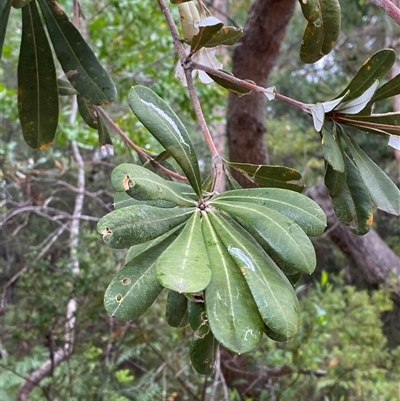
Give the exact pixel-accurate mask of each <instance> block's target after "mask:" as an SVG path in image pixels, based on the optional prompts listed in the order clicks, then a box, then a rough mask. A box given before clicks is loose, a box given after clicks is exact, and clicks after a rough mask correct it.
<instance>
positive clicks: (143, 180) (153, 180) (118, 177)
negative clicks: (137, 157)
mask: <svg viewBox="0 0 400 401" xmlns="http://www.w3.org/2000/svg"><path fill="white" fill-rule="evenodd" d="M111 183H112V185H113V187H114V188H115V190H116V191H120V192H121V191H127V193H128V194H129V195H130V196H132V197H133V198H136V199H139V200H155V199H162V200H166V201H169V202H173V203H175V204H177V205H180V206H195V205H196V201H195V200H194V199H193V197H196V194H194V193H193V188H192V187H191V186H189V185H187V184H183V183H180V182H173V181H167V180H164V179H163V178H161V177H159V176H158V175H157V174H154V173H153V172H151V171H150V170H148V169H146V168H144V167H141V166H137V165H135V164H128V163H123V164H120V165H119V166H117V167H116V168H115V169H114V170H113V172H112V174H111Z"/></svg>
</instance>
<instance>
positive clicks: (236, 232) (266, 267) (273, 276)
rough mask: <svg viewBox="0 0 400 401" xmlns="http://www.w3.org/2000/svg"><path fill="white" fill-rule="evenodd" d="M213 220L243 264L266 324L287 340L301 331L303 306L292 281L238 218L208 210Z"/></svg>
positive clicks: (233, 255)
mask: <svg viewBox="0 0 400 401" xmlns="http://www.w3.org/2000/svg"><path fill="white" fill-rule="evenodd" d="M208 215H209V217H210V221H211V224H212V225H213V227H214V229H215V231H216V232H217V234H218V236H219V237H220V238H221V240H222V242H223V243H224V244H225V247H226V248H227V250H228V253H229V255H230V256H231V257H232V258H233V259H234V260H235V262H236V264H237V265H238V268H240V271H241V273H242V274H243V276H244V278H245V280H246V282H247V284H248V286H249V288H250V291H251V293H252V295H253V298H254V300H255V302H256V304H257V308H258V310H259V312H260V315H261V317H262V319H263V321H264V323H265V324H267V325H268V326H269V327H270V328H271V329H272V330H273V331H274V332H275V333H277V334H279V335H281V336H284V337H285V338H286V339H287V340H289V339H290V338H293V337H294V336H295V334H296V333H297V330H298V328H299V321H300V306H299V302H298V300H297V297H296V294H295V292H294V290H293V287H292V284H291V283H290V282H289V280H288V279H287V278H286V276H285V275H284V274H283V273H282V272H281V270H279V268H278V266H276V264H275V263H274V261H273V260H272V259H271V258H270V257H269V256H268V255H267V254H266V253H265V252H264V251H263V249H262V248H261V247H260V246H259V245H258V244H257V243H256V242H255V241H254V239H253V241H251V240H249V239H248V235H249V234H248V233H247V232H246V231H245V230H244V229H243V228H242V227H241V226H240V225H239V224H238V223H236V222H235V221H234V220H232V219H227V218H224V217H223V216H221V214H219V213H218V214H217V213H208Z"/></svg>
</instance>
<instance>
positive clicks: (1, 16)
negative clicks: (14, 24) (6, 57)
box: [0, 0, 11, 60]
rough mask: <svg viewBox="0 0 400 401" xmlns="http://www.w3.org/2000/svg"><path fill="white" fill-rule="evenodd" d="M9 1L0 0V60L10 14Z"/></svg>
mask: <svg viewBox="0 0 400 401" xmlns="http://www.w3.org/2000/svg"><path fill="white" fill-rule="evenodd" d="M10 10H11V2H10V1H9V0H0V60H1V56H2V55H3V44H4V39H5V37H6V30H7V24H8V17H9V16H10Z"/></svg>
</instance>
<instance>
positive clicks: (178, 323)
mask: <svg viewBox="0 0 400 401" xmlns="http://www.w3.org/2000/svg"><path fill="white" fill-rule="evenodd" d="M165 320H166V321H167V323H168V324H169V325H170V326H171V327H177V328H179V327H185V326H187V324H188V323H189V318H188V299H187V298H186V297H185V296H184V295H183V294H179V293H178V292H176V291H169V292H168V297H167V306H166V310H165Z"/></svg>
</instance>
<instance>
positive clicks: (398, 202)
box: [343, 133, 400, 216]
mask: <svg viewBox="0 0 400 401" xmlns="http://www.w3.org/2000/svg"><path fill="white" fill-rule="evenodd" d="M343 136H344V138H345V139H346V143H347V146H348V147H349V149H350V152H351V156H352V159H353V161H354V163H355V164H356V166H357V168H358V171H359V173H360V176H361V179H362V181H363V182H364V185H365V186H366V188H367V190H368V192H369V193H370V195H371V198H372V200H373V201H374V203H375V205H376V206H377V208H378V209H381V210H383V211H385V212H387V213H390V214H394V215H395V216H399V215H400V191H399V188H397V187H396V185H395V184H394V183H393V182H392V181H391V180H390V178H389V177H388V176H387V175H386V174H385V173H384V172H383V171H382V170H381V169H380V168H379V167H378V166H377V165H376V164H375V163H374V162H373V161H372V160H371V159H370V158H369V157H368V156H367V155H366V154H365V153H364V152H363V150H362V149H361V148H360V147H359V146H358V145H357V144H356V143H355V142H354V140H353V138H351V137H350V136H348V135H345V133H343Z"/></svg>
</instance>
